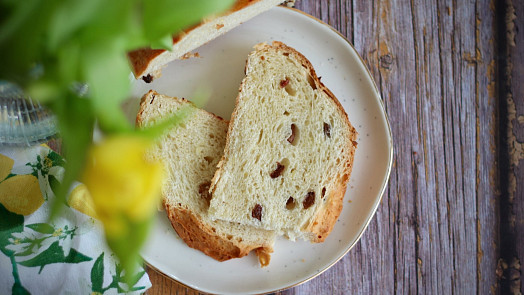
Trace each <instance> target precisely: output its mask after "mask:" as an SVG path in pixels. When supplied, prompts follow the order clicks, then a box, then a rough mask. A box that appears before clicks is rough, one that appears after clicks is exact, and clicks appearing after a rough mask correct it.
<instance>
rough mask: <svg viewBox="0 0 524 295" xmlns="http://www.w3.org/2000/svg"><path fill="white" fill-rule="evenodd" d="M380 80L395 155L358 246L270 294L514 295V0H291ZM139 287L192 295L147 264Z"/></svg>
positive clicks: (519, 231)
mask: <svg viewBox="0 0 524 295" xmlns="http://www.w3.org/2000/svg"><path fill="white" fill-rule="evenodd" d="M296 8H298V9H300V10H302V11H305V12H307V13H309V14H312V15H313V16H315V17H317V18H319V19H321V20H322V21H324V22H326V23H328V24H330V25H332V26H333V27H334V28H336V29H337V30H338V31H340V32H341V33H342V34H343V35H345V36H346V37H347V38H348V40H349V41H350V42H351V43H352V44H353V45H354V47H355V49H356V50H357V51H358V53H359V54H360V55H361V56H362V58H363V60H364V61H365V63H366V65H367V66H368V68H369V70H370V72H371V73H372V75H373V77H374V78H375V81H376V83H377V86H378V87H379V90H380V92H381V95H382V98H383V100H384V103H385V107H386V111H387V114H388V116H389V120H390V124H391V128H392V132H393V138H394V166H393V169H392V172H391V177H390V181H389V185H388V188H387V191H386V192H385V194H384V196H383V199H382V203H381V204H380V206H379V208H378V210H377V213H376V216H375V217H374V218H373V220H372V221H371V223H370V225H369V227H368V229H367V230H366V232H365V233H364V235H363V236H362V238H361V240H360V241H359V242H358V244H357V245H356V246H355V247H354V248H353V249H352V250H351V251H350V252H349V253H348V254H347V255H346V256H345V257H344V258H343V259H342V260H341V261H339V262H338V263H337V264H335V265H334V266H333V267H332V268H330V269H329V270H327V271H326V272H325V273H323V274H322V275H320V276H319V277H317V278H315V279H313V280H311V281H310V282H308V283H305V284H303V285H300V286H297V287H294V288H292V289H288V290H285V291H281V292H278V293H277V294H284V295H288V294H384V293H386V294H392V293H399V294H411V293H418V294H455V293H456V294H475V293H476V294H518V292H521V293H522V290H523V282H522V280H521V279H520V273H521V269H520V258H521V257H523V255H524V247H523V246H522V245H524V219H523V215H524V181H523V179H524V99H523V98H524V83H523V81H524V20H523V19H524V2H523V1H518V0H505V1H496V0H492V1H482V0H470V1H461V0H437V1H434V0H372V1H359V0H353V1H351V0H316V1H315V0H299V1H297V2H296ZM148 273H149V274H150V277H151V279H152V282H153V288H151V289H150V290H149V291H148V293H149V294H168V293H170V294H197V293H196V292H194V291H191V290H188V289H186V288H184V287H182V286H180V285H178V284H176V283H174V282H172V281H169V280H167V279H165V278H163V277H161V276H160V275H158V274H156V273H155V272H154V271H153V270H149V271H148Z"/></svg>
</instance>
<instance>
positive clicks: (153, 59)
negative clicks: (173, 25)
mask: <svg viewBox="0 0 524 295" xmlns="http://www.w3.org/2000/svg"><path fill="white" fill-rule="evenodd" d="M281 2H284V1H283V0H238V1H236V2H235V4H234V5H233V7H232V8H231V9H230V10H229V11H228V12H226V13H225V14H223V15H221V16H217V17H214V18H210V19H207V20H204V21H202V23H200V24H198V25H196V26H193V27H191V28H188V29H186V30H185V31H183V32H182V33H180V34H178V35H176V36H174V37H173V48H172V49H171V51H167V50H163V49H150V48H142V49H138V50H134V51H131V52H129V54H128V57H129V60H130V63H131V66H132V69H133V73H134V74H135V77H136V78H137V79H138V78H142V79H143V80H144V81H146V82H148V83H149V82H151V81H152V80H153V79H154V78H157V77H159V76H160V74H161V69H162V68H163V67H164V66H165V65H166V64H167V63H169V62H170V61H173V60H175V59H184V58H188V57H191V56H195V55H196V56H198V54H195V53H193V54H191V51H192V50H194V49H196V48H197V47H200V46H202V45H204V44H205V43H207V42H209V41H210V40H213V39H215V38H216V37H218V36H220V35H222V34H224V33H226V32H228V31H229V30H231V29H233V28H234V27H236V26H238V25H240V24H241V23H243V22H245V21H247V20H249V19H251V18H253V17H255V16H257V15H259V14H260V13H262V12H265V11H267V10H269V9H271V8H272V7H275V6H276V5H278V4H280V3H281Z"/></svg>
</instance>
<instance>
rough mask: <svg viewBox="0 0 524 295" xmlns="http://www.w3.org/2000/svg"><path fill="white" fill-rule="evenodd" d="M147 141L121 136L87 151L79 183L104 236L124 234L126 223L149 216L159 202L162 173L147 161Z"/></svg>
mask: <svg viewBox="0 0 524 295" xmlns="http://www.w3.org/2000/svg"><path fill="white" fill-rule="evenodd" d="M150 145H151V142H150V141H148V140H147V139H144V138H141V137H137V136H132V135H121V136H117V137H111V138H108V139H106V140H105V141H104V142H102V143H101V144H99V145H95V146H93V147H92V148H91V150H90V152H89V154H88V163H87V165H86V169H85V171H84V176H83V183H84V184H85V185H86V186H87V188H88V190H89V193H90V194H91V196H92V199H93V204H94V206H95V210H96V214H97V216H98V218H99V219H100V220H101V221H102V223H103V224H104V227H105V230H106V234H107V235H108V236H112V237H118V236H121V235H127V234H128V232H129V231H131V230H132V229H131V228H129V226H128V225H129V222H128V221H131V222H142V221H144V220H147V219H149V218H151V217H152V216H153V214H154V213H155V210H156V207H157V204H158V202H159V200H160V198H159V197H160V190H161V186H162V182H163V177H164V170H163V167H162V165H161V163H159V162H152V161H148V160H147V159H146V157H145V152H146V150H147V149H148V148H149V147H150Z"/></svg>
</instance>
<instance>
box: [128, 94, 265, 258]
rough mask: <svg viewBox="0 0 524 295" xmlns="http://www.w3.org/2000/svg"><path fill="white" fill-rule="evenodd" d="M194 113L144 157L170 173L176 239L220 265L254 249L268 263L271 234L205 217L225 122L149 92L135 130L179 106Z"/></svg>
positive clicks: (167, 195)
mask: <svg viewBox="0 0 524 295" xmlns="http://www.w3.org/2000/svg"><path fill="white" fill-rule="evenodd" d="M184 106H186V107H189V108H191V112H192V114H191V115H190V116H189V118H188V119H186V120H185V121H184V122H183V123H182V124H181V125H179V126H178V127H174V128H173V129H172V130H170V131H169V133H167V134H166V135H165V136H163V137H162V138H161V139H160V140H159V142H158V144H157V145H156V147H155V148H154V149H152V150H151V151H149V152H148V157H151V158H154V159H160V160H162V161H163V162H164V163H165V164H166V168H167V169H168V175H169V177H168V181H167V182H166V183H165V184H164V186H163V189H162V195H163V204H164V208H165V211H166V213H167V215H168V217H169V220H170V221H171V224H172V225H173V228H174V229H175V231H176V232H177V233H178V235H179V236H180V237H181V238H182V239H183V240H184V241H185V242H186V244H187V245H189V246H190V247H192V248H195V249H198V250H200V251H202V252H204V253H205V254H207V255H209V256H211V257H213V258H214V259H216V260H219V261H224V260H227V259H231V258H237V257H242V256H245V255H247V254H248V253H249V252H250V251H251V250H256V252H257V255H258V256H259V260H260V263H261V264H262V266H265V265H267V264H268V263H269V259H270V253H271V252H273V243H274V238H275V234H274V232H272V231H267V230H260V229H256V228H253V227H249V226H242V225H240V224H237V223H231V222H226V221H221V220H216V221H213V220H211V218H210V217H209V215H208V214H207V211H208V207H209V197H210V196H209V194H208V190H209V186H210V183H211V178H212V177H213V175H214V173H215V170H216V165H217V163H218V161H219V160H220V158H221V157H222V154H223V151H224V146H225V142H226V132H227V126H228V123H227V122H226V121H224V120H223V119H222V118H220V117H217V116H215V115H213V114H211V113H208V112H206V111H204V110H201V109H198V108H196V107H195V106H194V105H193V104H192V103H191V102H189V101H187V100H185V99H178V98H172V97H168V96H164V95H161V94H158V93H156V92H155V91H149V93H147V94H146V95H144V97H143V98H142V101H141V103H140V110H139V112H138V115H137V119H136V122H137V126H138V127H142V128H143V127H146V126H151V125H152V124H155V123H157V122H160V121H162V120H163V119H166V118H168V117H169V116H170V115H172V114H174V113H175V112H176V111H177V110H180V109H181V108H182V107H184Z"/></svg>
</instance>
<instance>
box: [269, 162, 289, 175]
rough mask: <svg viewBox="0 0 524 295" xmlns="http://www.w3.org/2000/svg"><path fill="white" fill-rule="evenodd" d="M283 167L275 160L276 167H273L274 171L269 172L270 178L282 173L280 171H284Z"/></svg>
mask: <svg viewBox="0 0 524 295" xmlns="http://www.w3.org/2000/svg"><path fill="white" fill-rule="evenodd" d="M284 168H286V167H285V166H284V165H282V164H280V163H279V162H277V168H276V169H275V171H273V172H271V174H270V175H269V176H271V178H277V177H279V176H280V175H282V171H284Z"/></svg>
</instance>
